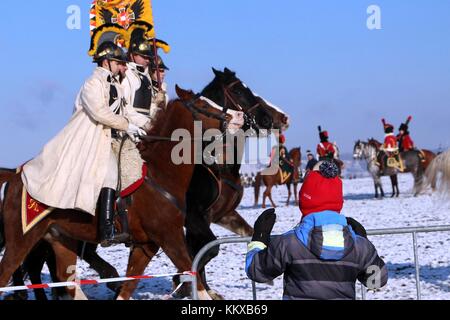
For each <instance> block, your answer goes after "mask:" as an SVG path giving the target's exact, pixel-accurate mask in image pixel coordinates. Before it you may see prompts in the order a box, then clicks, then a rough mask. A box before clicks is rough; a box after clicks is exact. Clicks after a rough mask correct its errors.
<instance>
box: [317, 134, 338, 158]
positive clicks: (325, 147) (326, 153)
mask: <svg viewBox="0 0 450 320" xmlns="http://www.w3.org/2000/svg"><path fill="white" fill-rule="evenodd" d="M318 129H319V138H320V143H319V144H318V145H317V157H318V158H319V161H322V160H331V159H334V158H335V155H336V148H335V147H334V145H333V144H332V143H330V142H329V141H328V139H329V136H328V131H322V127H321V126H318Z"/></svg>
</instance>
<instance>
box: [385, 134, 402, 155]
mask: <svg viewBox="0 0 450 320" xmlns="http://www.w3.org/2000/svg"><path fill="white" fill-rule="evenodd" d="M383 148H384V149H385V150H387V151H389V149H391V150H393V149H398V146H397V138H396V137H395V136H394V135H393V134H388V135H386V136H385V137H384V144H383Z"/></svg>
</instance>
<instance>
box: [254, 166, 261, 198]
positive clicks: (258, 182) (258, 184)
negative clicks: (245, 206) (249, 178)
mask: <svg viewBox="0 0 450 320" xmlns="http://www.w3.org/2000/svg"><path fill="white" fill-rule="evenodd" d="M261 180H262V176H261V172H258V173H257V174H256V177H255V206H257V205H258V198H259V189H260V188H261Z"/></svg>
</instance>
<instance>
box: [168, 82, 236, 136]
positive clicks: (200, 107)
mask: <svg viewBox="0 0 450 320" xmlns="http://www.w3.org/2000/svg"><path fill="white" fill-rule="evenodd" d="M175 91H176V93H177V95H178V97H179V99H180V101H181V102H183V103H184V105H185V106H186V107H187V108H188V109H189V110H190V111H191V112H192V113H193V115H194V120H195V117H196V116H198V115H203V116H206V117H208V118H211V119H216V120H218V121H221V122H222V126H221V129H223V130H229V131H230V133H232V134H233V133H235V132H236V131H237V130H239V129H240V128H242V126H243V125H244V113H243V112H242V111H234V110H225V109H224V108H223V107H221V106H219V105H218V104H216V103H215V102H213V101H211V100H210V99H208V98H206V97H203V96H201V95H200V94H195V93H194V92H193V91H192V90H184V89H182V88H180V87H179V86H178V85H176V86H175ZM204 128H205V129H208V128H207V127H205V126H204Z"/></svg>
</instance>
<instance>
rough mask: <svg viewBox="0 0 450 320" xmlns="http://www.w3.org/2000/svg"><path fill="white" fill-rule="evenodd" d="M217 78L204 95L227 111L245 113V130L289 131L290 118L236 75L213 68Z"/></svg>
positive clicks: (206, 88)
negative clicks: (255, 92)
mask: <svg viewBox="0 0 450 320" xmlns="http://www.w3.org/2000/svg"><path fill="white" fill-rule="evenodd" d="M213 72H214V75H215V78H214V79H213V81H212V82H211V83H210V84H209V85H208V86H206V87H205V89H203V91H202V95H203V96H205V97H207V98H209V99H211V100H213V101H214V102H216V103H218V104H219V105H221V106H224V107H225V108H226V109H232V110H237V111H243V112H244V114H245V126H244V128H243V129H244V130H246V129H249V128H254V129H255V130H257V131H258V130H259V129H287V127H288V123H289V120H288V116H287V115H286V114H285V113H284V112H283V111H281V110H280V109H279V108H277V107H275V106H274V105H271V104H270V103H268V102H267V101H266V100H265V99H263V98H262V97H259V96H257V95H256V94H254V93H253V92H252V90H250V88H249V87H248V86H247V85H245V83H243V82H242V81H241V80H240V79H239V78H238V77H236V73H235V72H233V71H231V70H229V69H228V68H225V69H224V71H223V72H222V71H219V70H216V69H214V68H213Z"/></svg>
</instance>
